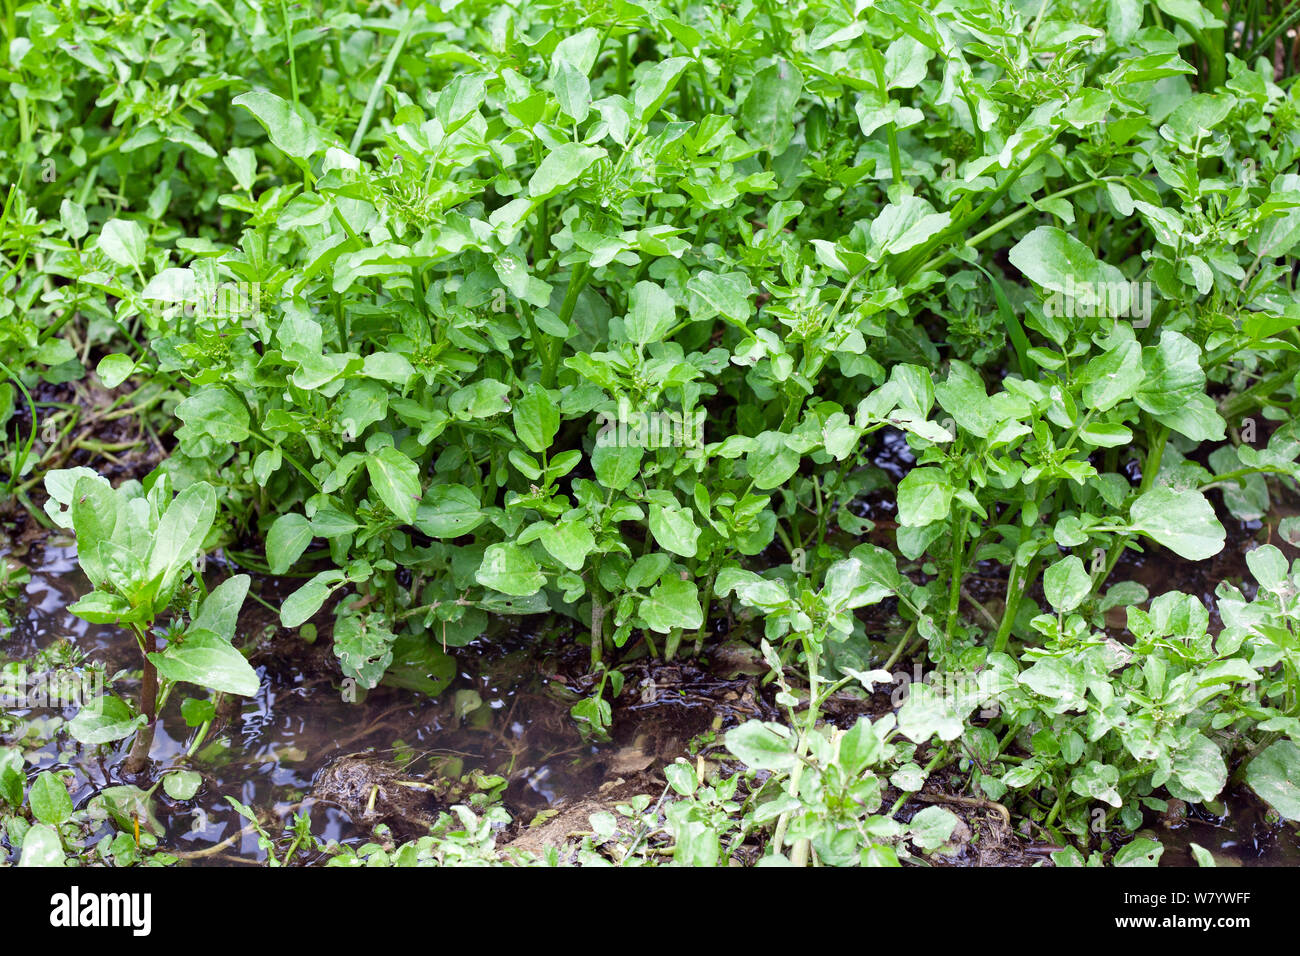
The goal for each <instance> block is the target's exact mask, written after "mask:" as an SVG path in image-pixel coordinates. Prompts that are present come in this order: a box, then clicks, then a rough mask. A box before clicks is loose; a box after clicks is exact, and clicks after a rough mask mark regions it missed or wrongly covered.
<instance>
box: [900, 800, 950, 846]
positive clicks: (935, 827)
mask: <svg viewBox="0 0 1300 956" xmlns="http://www.w3.org/2000/svg"><path fill="white" fill-rule="evenodd" d="M958 822H959V821H958V819H957V816H956V815H955V814H954V813H953V812H952V811H951V810H945V809H944V808H943V807H925V808H924V809H922V810H921V811H920V812H918V813H917V814H916V816H914V817H912V821H911V823H909V824H908V825H907V828H908V835H909V836H910V837H911V839H912V842H913V843H915V844H916V845H917V846H919V847H920V848H921V849H922V850H937V849H938V848H939V847H941V846H943V845H944V844H945V843H947V842H948V838H949V837H951V836H952V833H953V831H954V830H955V829H957V823H958Z"/></svg>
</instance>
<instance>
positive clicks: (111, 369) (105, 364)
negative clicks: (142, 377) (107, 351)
mask: <svg viewBox="0 0 1300 956" xmlns="http://www.w3.org/2000/svg"><path fill="white" fill-rule="evenodd" d="M134 371H135V362H134V361H133V360H132V359H131V356H129V355H122V354H121V353H120V352H119V353H114V354H112V355H105V356H104V357H103V358H102V359H100V360H99V365H97V366H96V367H95V374H96V375H98V376H99V380H100V381H101V382H103V383H104V387H105V388H117V387H118V386H119V385H121V384H122V383H123V382H125V381H126V380H127V377H128V376H129V375H130V374H131V373H132V372H134Z"/></svg>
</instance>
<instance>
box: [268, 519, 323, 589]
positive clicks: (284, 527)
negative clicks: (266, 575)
mask: <svg viewBox="0 0 1300 956" xmlns="http://www.w3.org/2000/svg"><path fill="white" fill-rule="evenodd" d="M313 537H315V535H314V533H313V532H312V527H311V522H310V521H308V520H307V517H306V516H305V515H301V514H299V513H298V512H296V511H290V512H287V513H286V514H282V515H280V517H278V518H276V519H275V521H274V522H273V523H272V525H271V530H270V531H268V532H267V534H266V563H267V564H268V565H269V566H270V568H271V573H272V574H284V573H285V572H286V571H288V570H289V569H290V568H291V567H293V565H294V562H296V561H297V560H298V559H299V558H301V557H302V553H303V552H304V551H306V550H307V546H308V545H309V544H311V539H312V538H313Z"/></svg>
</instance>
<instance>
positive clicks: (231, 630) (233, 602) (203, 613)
mask: <svg viewBox="0 0 1300 956" xmlns="http://www.w3.org/2000/svg"><path fill="white" fill-rule="evenodd" d="M249 581H250V578H249V577H248V575H247V574H236V575H233V576H231V577H229V578H226V580H224V581H222V582H221V583H220V584H218V585H217V586H216V587H215V588H213V589H212V590H211V591H210V592H209V593H208V596H207V597H206V598H204V599H203V603H202V604H201V605H200V606H199V613H198V614H196V615H195V616H194V620H193V621H192V622H191V624H190V627H191V628H193V629H195V630H205V631H211V632H212V633H213V634H215V635H217V637H219V638H221V639H222V640H223V641H231V640H234V637H235V627H236V625H237V624H238V623H239V609H240V608H242V607H243V606H244V598H245V597H246V596H247V594H248V585H249Z"/></svg>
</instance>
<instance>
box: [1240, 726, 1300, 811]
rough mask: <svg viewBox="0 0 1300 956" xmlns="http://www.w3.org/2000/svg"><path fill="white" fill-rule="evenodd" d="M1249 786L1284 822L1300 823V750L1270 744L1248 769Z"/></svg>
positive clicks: (1281, 742) (1284, 744)
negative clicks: (1298, 821) (1293, 821)
mask: <svg viewBox="0 0 1300 956" xmlns="http://www.w3.org/2000/svg"><path fill="white" fill-rule="evenodd" d="M1246 783H1247V784H1248V785H1249V786H1250V789H1252V790H1254V791H1255V793H1256V794H1258V795H1259V798H1260V799H1261V800H1263V801H1264V802H1265V803H1267V804H1268V805H1269V806H1270V807H1272V808H1273V809H1274V810H1276V811H1277V812H1278V813H1279V814H1280V815H1281V816H1282V817H1283V818H1284V819H1287V820H1300V747H1297V746H1296V745H1295V744H1294V743H1292V742H1291V741H1289V740H1279V741H1277V742H1276V743H1273V744H1270V745H1269V747H1268V749H1266V750H1265V751H1264V752H1263V753H1261V754H1259V755H1258V756H1257V757H1255V759H1254V760H1252V761H1251V762H1250V765H1249V766H1248V767H1247V768H1246Z"/></svg>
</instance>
